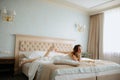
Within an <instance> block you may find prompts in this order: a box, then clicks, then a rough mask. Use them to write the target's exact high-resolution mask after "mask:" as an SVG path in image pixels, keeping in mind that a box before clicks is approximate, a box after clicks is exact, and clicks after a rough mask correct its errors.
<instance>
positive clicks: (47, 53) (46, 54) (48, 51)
mask: <svg viewBox="0 0 120 80" xmlns="http://www.w3.org/2000/svg"><path fill="white" fill-rule="evenodd" d="M53 48H54V46H51V47H50V48H49V49H48V50H47V52H46V53H45V55H44V57H46V56H48V55H49V53H50V51H52V49H53Z"/></svg>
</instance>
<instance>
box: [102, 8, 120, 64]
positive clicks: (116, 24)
mask: <svg viewBox="0 0 120 80" xmlns="http://www.w3.org/2000/svg"><path fill="white" fill-rule="evenodd" d="M119 35H120V7H118V8H115V9H112V10H109V11H106V12H105V13H104V28H103V54H104V59H107V60H111V61H115V62H117V63H120V36H119Z"/></svg>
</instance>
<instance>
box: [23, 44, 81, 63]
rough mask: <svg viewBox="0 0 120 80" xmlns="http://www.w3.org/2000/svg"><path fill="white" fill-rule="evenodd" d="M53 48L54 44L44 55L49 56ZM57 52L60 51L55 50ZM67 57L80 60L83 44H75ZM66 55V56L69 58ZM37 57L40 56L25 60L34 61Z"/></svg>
mask: <svg viewBox="0 0 120 80" xmlns="http://www.w3.org/2000/svg"><path fill="white" fill-rule="evenodd" d="M53 49H54V46H51V47H50V48H49V49H48V50H47V52H46V53H45V55H44V56H43V57H47V56H48V55H49V53H50V51H53ZM55 51H56V52H59V51H57V50H55ZM61 53H64V52H61ZM67 57H70V58H71V59H73V60H75V61H80V58H81V45H79V44H78V45H75V46H74V48H73V51H72V52H70V53H69V54H68V55H67ZM67 57H66V58H67ZM37 59H39V57H38V58H33V59H30V60H26V61H25V63H26V62H33V61H35V60H37ZM22 64H24V62H22Z"/></svg>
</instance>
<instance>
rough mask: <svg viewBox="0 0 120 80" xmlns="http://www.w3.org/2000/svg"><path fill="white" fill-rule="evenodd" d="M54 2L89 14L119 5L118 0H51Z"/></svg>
mask: <svg viewBox="0 0 120 80" xmlns="http://www.w3.org/2000/svg"><path fill="white" fill-rule="evenodd" d="M51 1H54V2H56V3H60V4H62V5H63V4H64V5H67V6H71V7H74V8H77V9H80V10H83V11H86V12H87V13H89V14H95V13H98V12H101V11H104V10H107V9H111V8H114V7H118V6H120V0H51Z"/></svg>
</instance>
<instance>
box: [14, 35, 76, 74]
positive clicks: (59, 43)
mask: <svg viewBox="0 0 120 80" xmlns="http://www.w3.org/2000/svg"><path fill="white" fill-rule="evenodd" d="M15 39H16V41H15V69H14V71H15V74H17V73H19V72H20V67H19V58H20V54H19V52H20V51H47V50H48V49H49V47H50V46H52V45H54V47H55V48H56V49H57V51H63V52H69V51H72V48H73V45H74V42H75V40H69V39H60V38H50V37H39V36H31V35H20V34H17V35H15Z"/></svg>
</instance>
